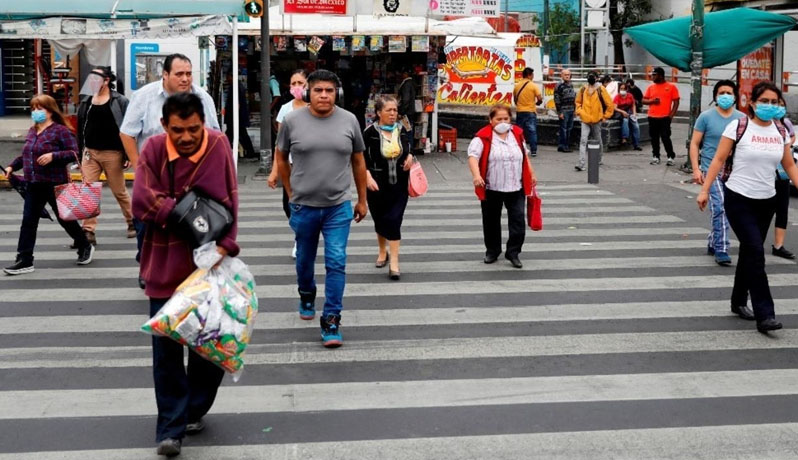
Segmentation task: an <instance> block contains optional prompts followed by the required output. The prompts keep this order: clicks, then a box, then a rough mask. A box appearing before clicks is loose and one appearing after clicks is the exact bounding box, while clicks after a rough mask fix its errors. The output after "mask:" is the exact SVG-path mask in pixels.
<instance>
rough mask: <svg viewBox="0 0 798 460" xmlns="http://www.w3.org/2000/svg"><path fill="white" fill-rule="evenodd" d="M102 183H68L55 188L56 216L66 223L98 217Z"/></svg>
mask: <svg viewBox="0 0 798 460" xmlns="http://www.w3.org/2000/svg"><path fill="white" fill-rule="evenodd" d="M102 194H103V183H102V182H94V183H88V184H84V183H80V184H78V183H76V182H69V183H67V184H61V185H56V186H55V202H56V204H57V205H58V215H59V217H61V219H63V220H66V221H73V220H83V219H88V218H90V217H97V216H99V215H100V199H101V198H102Z"/></svg>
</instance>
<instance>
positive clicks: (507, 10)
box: [504, 0, 510, 33]
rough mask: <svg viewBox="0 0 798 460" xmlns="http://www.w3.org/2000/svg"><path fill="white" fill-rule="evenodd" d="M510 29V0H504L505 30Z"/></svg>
mask: <svg viewBox="0 0 798 460" xmlns="http://www.w3.org/2000/svg"><path fill="white" fill-rule="evenodd" d="M509 31H510V0H504V32H505V33H507V32H509Z"/></svg>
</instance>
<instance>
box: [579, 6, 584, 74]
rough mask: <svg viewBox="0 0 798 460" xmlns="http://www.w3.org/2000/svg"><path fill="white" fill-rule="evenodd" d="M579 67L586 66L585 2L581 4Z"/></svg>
mask: <svg viewBox="0 0 798 460" xmlns="http://www.w3.org/2000/svg"><path fill="white" fill-rule="evenodd" d="M579 16H580V20H579V65H580V67H584V66H585V1H584V0H580V2H579Z"/></svg>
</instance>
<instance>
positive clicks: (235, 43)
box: [230, 16, 241, 171]
mask: <svg viewBox="0 0 798 460" xmlns="http://www.w3.org/2000/svg"><path fill="white" fill-rule="evenodd" d="M232 56H233V83H232V84H233V88H232V89H233V91H232V92H231V94H232V96H231V97H232V98H233V100H232V101H231V102H232V104H230V107H231V108H232V109H233V165H234V166H235V168H236V171H237V170H238V124H239V123H241V120H239V119H238V17H237V16H233V53H232Z"/></svg>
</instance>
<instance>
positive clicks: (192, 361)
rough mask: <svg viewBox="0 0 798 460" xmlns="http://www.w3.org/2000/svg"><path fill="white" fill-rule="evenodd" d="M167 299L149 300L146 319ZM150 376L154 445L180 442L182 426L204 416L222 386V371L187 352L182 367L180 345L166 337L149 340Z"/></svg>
mask: <svg viewBox="0 0 798 460" xmlns="http://www.w3.org/2000/svg"><path fill="white" fill-rule="evenodd" d="M167 300H169V299H153V298H151V299H150V316H154V315H155V314H156V313H158V310H160V309H161V307H163V306H164V304H165V303H166V301H167ZM152 375H153V379H154V380H155V401H156V403H157V404H158V425H157V428H156V430H155V442H161V441H162V440H164V439H166V438H173V439H182V438H183V436H184V435H185V433H186V424H187V423H191V422H196V421H197V420H199V419H200V418H201V417H202V416H203V415H205V414H207V413H208V411H209V410H210V408H211V406H212V405H213V400H214V399H216V391H217V390H218V389H219V385H220V384H221V383H222V378H223V377H224V371H223V370H222V368H220V367H218V366H217V365H215V364H213V363H212V362H210V361H208V360H207V359H205V358H203V357H201V356H200V355H198V354H196V353H194V352H193V351H191V350H189V352H188V368H186V367H185V366H184V365H183V345H180V344H179V343H177V342H175V341H174V340H172V339H170V338H167V337H160V336H153V337H152Z"/></svg>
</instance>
